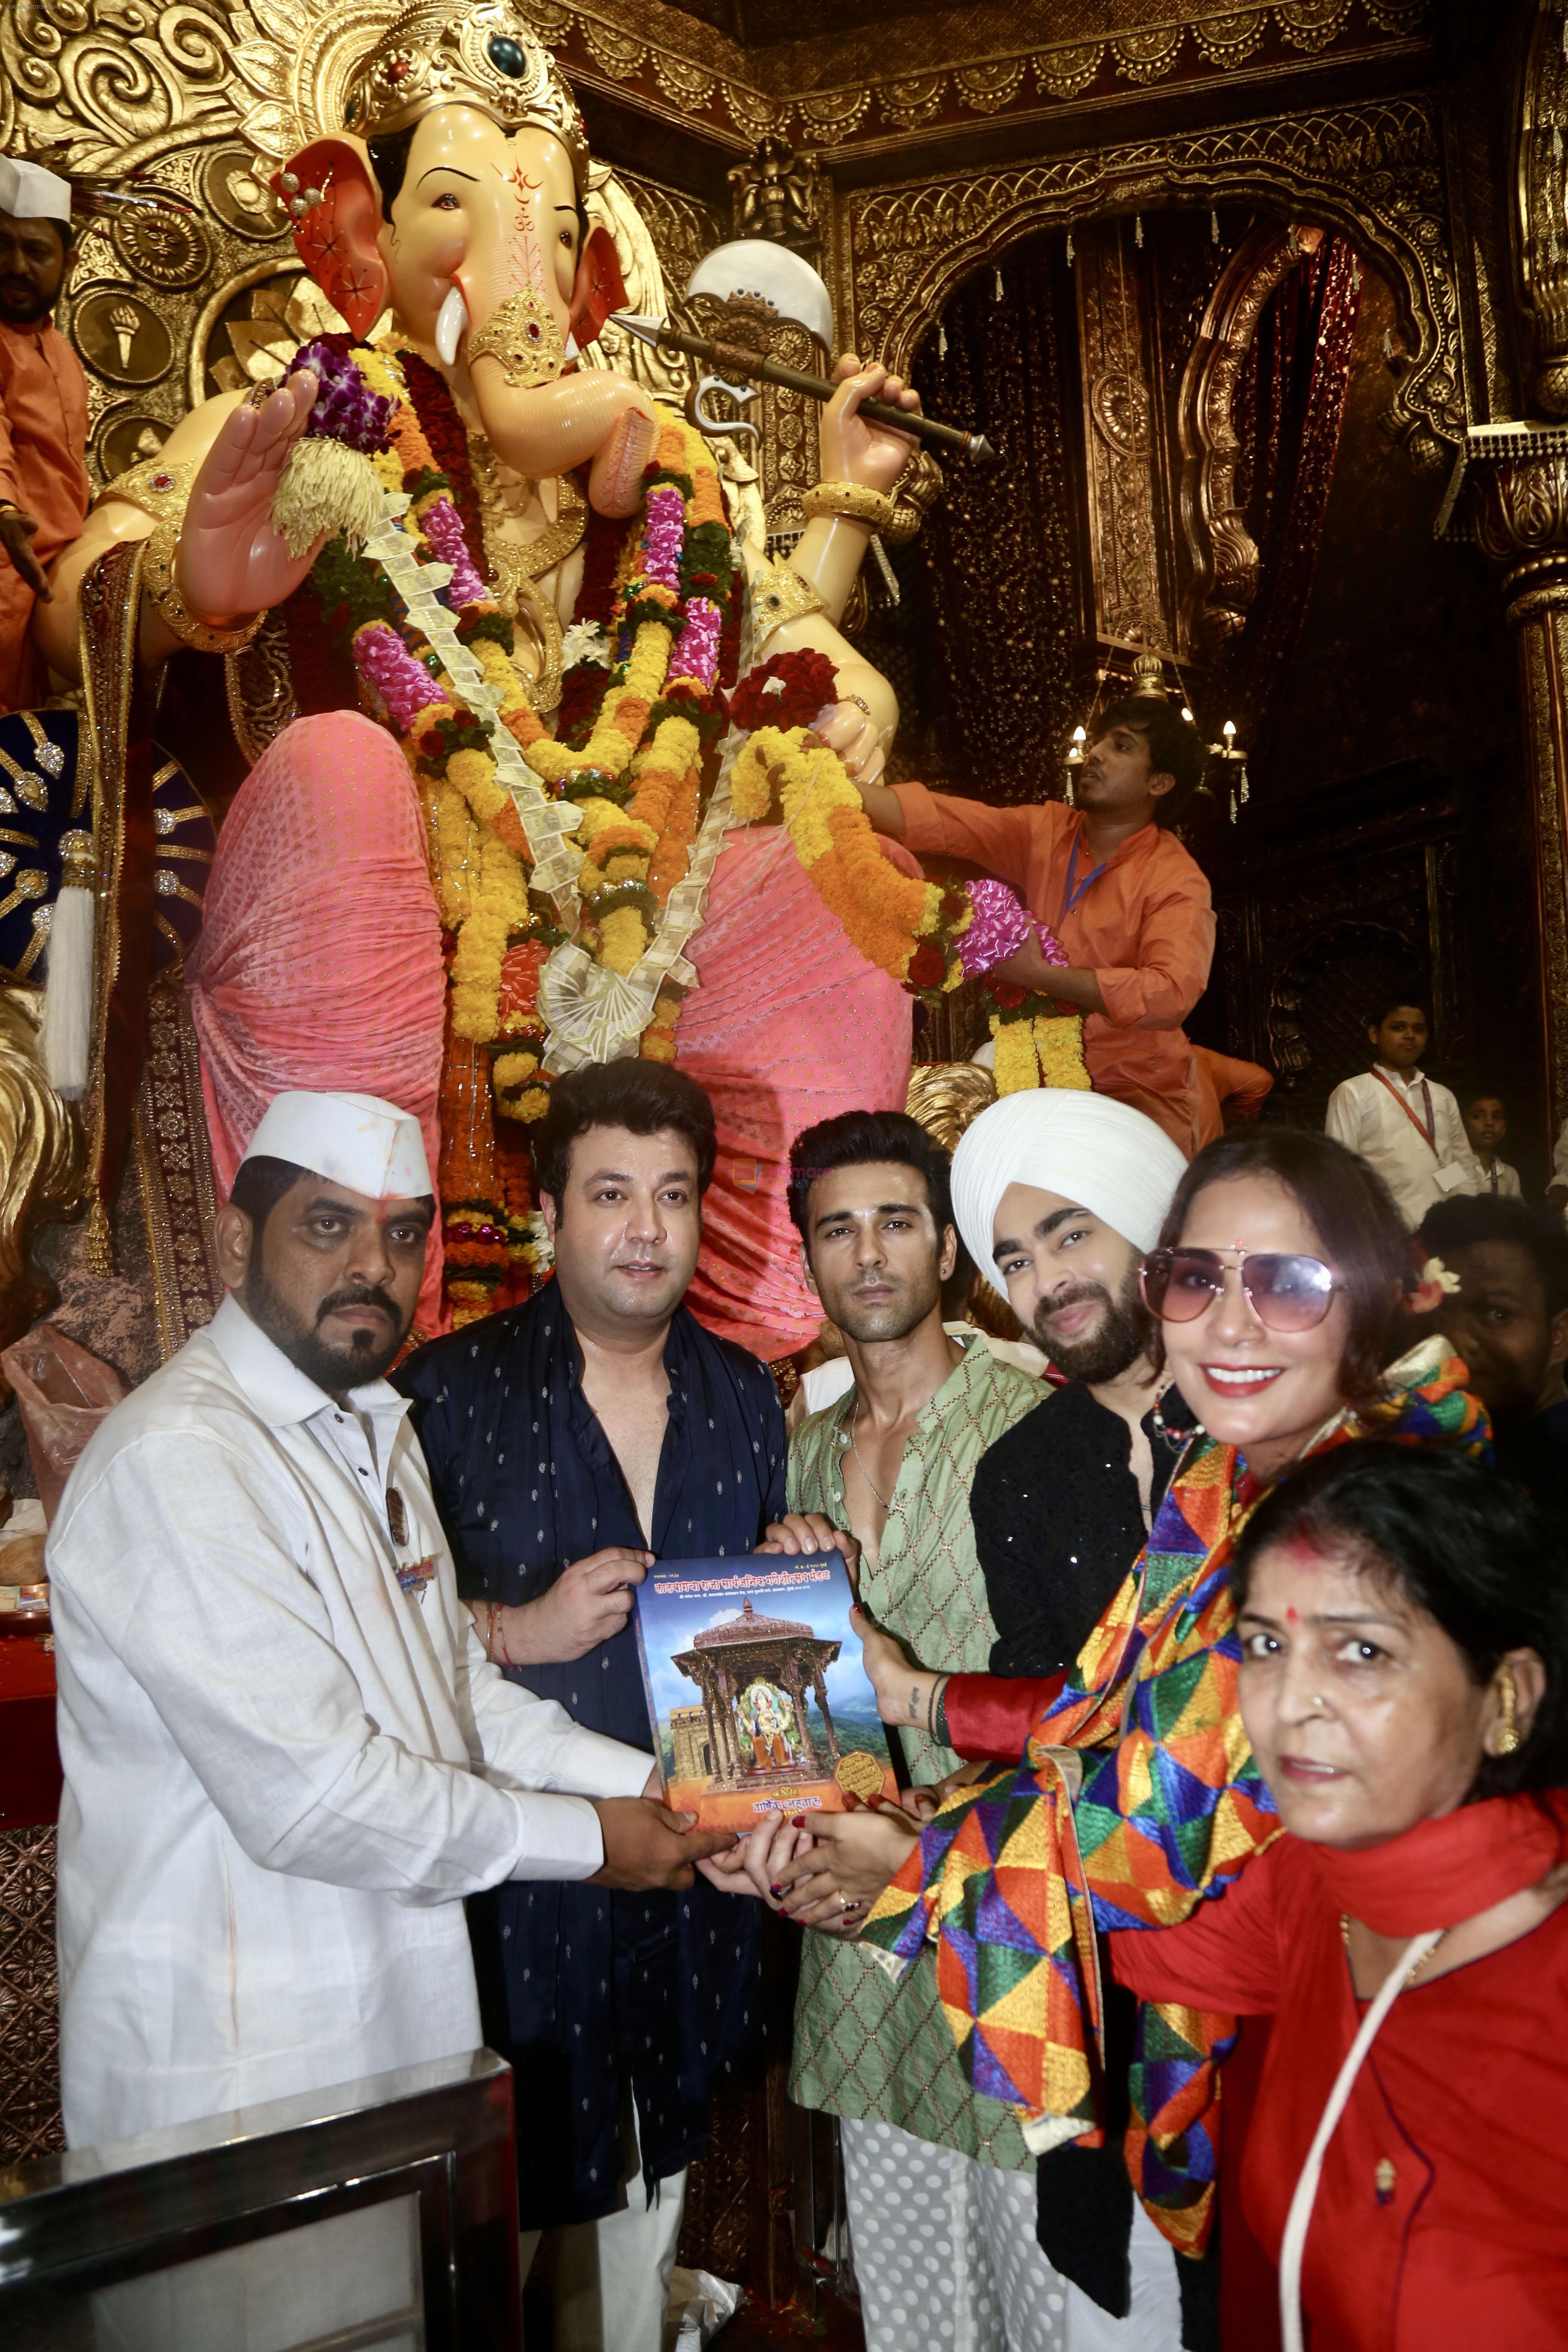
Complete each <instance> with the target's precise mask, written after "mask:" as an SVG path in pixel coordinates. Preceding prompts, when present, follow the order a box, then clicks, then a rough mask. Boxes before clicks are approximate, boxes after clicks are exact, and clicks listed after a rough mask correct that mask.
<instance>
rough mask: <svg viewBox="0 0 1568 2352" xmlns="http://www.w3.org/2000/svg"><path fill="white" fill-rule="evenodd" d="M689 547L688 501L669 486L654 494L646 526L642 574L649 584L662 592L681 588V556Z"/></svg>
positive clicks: (648, 500) (649, 496)
mask: <svg viewBox="0 0 1568 2352" xmlns="http://www.w3.org/2000/svg"><path fill="white" fill-rule="evenodd" d="M685 545H686V500H685V499H683V498H682V497H681V495H680V492H679V490H677V489H671V488H668V486H666V487H665V488H662V489H658V490H650V491H649V492H648V499H647V521H646V523H645V524H644V526H643V561H642V570H643V577H644V579H645V580H651V581H653V582H654V583H656V584H657V585H658V587H660V588H668V589H672V590H674V591H675V592H676V593H679V588H680V556H681V551H682V549H683V548H684V547H685Z"/></svg>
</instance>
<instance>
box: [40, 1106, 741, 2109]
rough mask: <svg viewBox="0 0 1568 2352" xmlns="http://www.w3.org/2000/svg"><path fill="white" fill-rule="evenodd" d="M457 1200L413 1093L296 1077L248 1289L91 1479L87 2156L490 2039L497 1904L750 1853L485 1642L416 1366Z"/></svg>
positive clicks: (72, 1523)
mask: <svg viewBox="0 0 1568 2352" xmlns="http://www.w3.org/2000/svg"><path fill="white" fill-rule="evenodd" d="M431 1189H432V1188H431V1183H430V1177H429V1171H428V1169H427V1166H426V1160H425V1152H424V1146H423V1143H422V1141H421V1139H420V1132H419V1128H418V1125H417V1123H416V1121H415V1120H414V1119H412V1118H407V1117H405V1115H404V1113H403V1112H401V1111H400V1110H399V1109H397V1108H396V1107H395V1105H393V1104H390V1103H384V1102H380V1101H378V1100H376V1099H375V1098H374V1097H371V1096H364V1095H307V1094H289V1095H282V1096H279V1097H278V1099H277V1100H276V1101H275V1102H274V1103H273V1104H272V1105H271V1107H270V1108H269V1109H268V1112H267V1113H266V1115H265V1117H264V1118H263V1119H262V1121H261V1124H260V1126H259V1127H258V1129H257V1131H256V1134H255V1135H254V1137H253V1138H252V1139H251V1144H250V1147H249V1150H247V1154H246V1157H245V1160H244V1161H243V1162H242V1163H241V1166H240V1169H239V1171H238V1173H237V1177H236V1180H235V1188H234V1197H233V1199H232V1200H231V1201H230V1202H228V1204H227V1205H226V1207H225V1208H223V1209H222V1210H220V1212H219V1213H218V1218H217V1223H216V1244H217V1253H218V1265H219V1269H220V1271H221V1272H222V1274H223V1276H224V1280H225V1282H226V1285H227V1287H228V1290H229V1294H230V1295H229V1297H227V1298H226V1300H225V1301H224V1304H223V1305H222V1307H220V1308H219V1309H218V1312H217V1314H216V1317H215V1318H214V1319H213V1321H212V1323H211V1324H210V1325H209V1326H208V1327H207V1328H206V1329H205V1330H204V1331H200V1332H198V1333H197V1334H196V1335H195V1338H193V1339H190V1340H189V1341H188V1342H187V1343H186V1345H185V1346H184V1348H182V1349H180V1351H179V1353H178V1354H177V1355H176V1356H174V1358H173V1359H172V1360H170V1361H169V1362H168V1363H167V1364H165V1365H164V1366H163V1368H162V1369H161V1370H159V1371H157V1372H155V1373H154V1374H153V1377H152V1379H151V1380H149V1381H146V1382H145V1384H144V1385H143V1386H142V1388H140V1389H138V1390H136V1391H134V1393H133V1394H132V1395H131V1396H130V1397H128V1398H127V1399H126V1401H125V1402H124V1403H123V1404H121V1405H120V1406H118V1407H117V1408H116V1409H115V1411H114V1412H112V1413H111V1414H110V1416H109V1417H108V1419H107V1420H106V1421H105V1423H103V1425H102V1427H101V1428H100V1430H99V1431H98V1433H96V1435H95V1436H94V1438H93V1440H92V1442H91V1444H89V1446H88V1448H87V1450H86V1452H85V1453H84V1454H83V1455H82V1457H81V1460H80V1462H79V1464H78V1465H77V1468H76V1470H75V1472H74V1473H73V1475H72V1476H71V1479H70V1482H69V1484H68V1486H67V1489H66V1492H65V1495H64V1496H63V1497H62V1499H61V1505H60V1511H59V1516H58V1519H57V1521H56V1524H55V1526H54V1528H53V1530H52V1532H51V1534H50V1538H49V1543H48V1568H49V1577H50V1583H51V1588H52V1590H51V1607H52V1612H53V1615H54V1622H55V1629H56V1633H57V1637H58V1671H59V1743H60V1756H61V1761H62V1763H63V1765H64V1768H65V1780H66V1788H65V1795H64V1798H63V1800H62V1803H61V1808H60V1844H59V1915H58V1916H59V1958H60V1990H61V2026H60V2072H61V2084H62V2095H63V2104H64V2108H65V2122H66V2133H67V2137H68V2141H69V2142H70V2144H71V2145H72V2146H73V2147H80V2146H83V2145H84V2144H88V2143H91V2142H95V2141H100V2140H104V2139H110V2138H120V2137H124V2136H126V2135H128V2134H131V2133H134V2132H141V2131H147V2130H152V2129H154V2128H156V2127H158V2126H163V2125H166V2124H174V2123H182V2122H185V2121H190V2120H194V2119H195V2118H197V2117H199V2116H209V2115H216V2114H222V2113H224V2112H226V2111H227V2110H228V2109H230V2108H235V2107H239V2106H242V2105H251V2104H253V2103H254V2102H256V2101H258V2100H265V2099H272V2098H279V2097H283V2096H285V2095H289V2094H290V2093H293V2092H298V2091H306V2090H315V2089H321V2088H324V2087H326V2086H328V2085H330V2084H337V2083H344V2082H349V2081H352V2080H353V2079H355V2078H357V2077H359V2076H362V2075H367V2074H377V2073H380V2072H382V2071H384V2070H385V2069H388V2068H392V2067H401V2066H408V2065H414V2064H416V2063H420V2062H422V2061H425V2060H429V2059H435V2058H441V2057H447V2056H452V2055H456V2054H458V2053H461V2052H463V2051H466V2050H468V2049H472V2048H475V2047H477V2046H478V2045H479V2042H480V2041H481V2040H482V2036H481V2033H480V2031H479V2006H478V2000H477V1998H476V1992H475V1985H474V1975H473V1966H472V1962H471V1959H470V1957H469V1948H468V1931H467V1928H466V1927H465V1924H464V1918H463V1906H462V1898H463V1896H464V1895H469V1894H473V1893H475V1892H477V1891H478V1890H479V1889H480V1888H482V1887H488V1886H493V1885H498V1884H499V1883H500V1881H502V1880H504V1879H507V1878H542V1879H551V1878H553V1879H577V1880H584V1879H590V1878H593V1879H597V1880H599V1881H600V1882H601V1883H603V1884H605V1885H611V1886H621V1887H631V1888H646V1887H653V1886H680V1885H689V1883H690V1880H691V1876H692V1869H691V1865H692V1864H693V1863H694V1862H695V1861H696V1860H697V1859H698V1858H699V1857H700V1856H702V1855H705V1854H707V1853H710V1852H712V1851H714V1850H716V1848H717V1847H719V1846H722V1845H724V1844H728V1843H731V1841H729V1840H727V1839H722V1838H714V1837H712V1836H710V1835H707V1834H705V1833H704V1834H700V1835H684V1834H683V1833H682V1832H683V1828H684V1825H685V1823H686V1822H688V1821H689V1816H685V1815H678V1814H672V1813H668V1812H667V1811H665V1810H664V1809H663V1807H662V1806H659V1805H657V1804H655V1803H652V1802H646V1801H644V1795H645V1791H647V1790H651V1789H652V1788H654V1787H656V1786H657V1782H656V1781H655V1780H653V1778H652V1777H651V1776H650V1772H649V1761H650V1759H649V1758H648V1756H647V1754H645V1753H642V1752H640V1751H638V1750H637V1749H636V1748H631V1747H628V1746H626V1745H623V1744H622V1743H621V1742H619V1741H617V1740H613V1739H607V1738H603V1737H602V1736H601V1735H600V1734H598V1733H596V1732H593V1731H588V1730H584V1729H583V1728H582V1727H580V1726H578V1725H576V1724H574V1722H573V1721H572V1720H571V1718H570V1717H569V1716H567V1715H566V1713H565V1712H564V1710H563V1708H561V1707H559V1706H555V1705H554V1704H553V1703H552V1702H550V1701H545V1700H541V1699H538V1698H536V1697H534V1696H533V1695H532V1694H531V1692H529V1691H527V1690H525V1689H522V1688H520V1687H519V1686H518V1685H515V1684H510V1683H508V1682H506V1681H505V1680H504V1679H503V1678H502V1676H501V1675H500V1673H499V1671H498V1670H497V1669H496V1668H495V1667H494V1666H492V1665H490V1664H489V1663H488V1662H487V1661H486V1659H485V1657H484V1654H483V1652H482V1650H481V1648H480V1646H479V1640H478V1637H477V1635H476V1634H475V1633H474V1630H473V1625H472V1622H471V1620H470V1618H469V1615H468V1611H467V1610H466V1609H465V1608H464V1607H463V1606H462V1604H461V1603H460V1602H459V1601H458V1596H457V1590H456V1585H455V1582H454V1578H453V1570H452V1563H451V1559H450V1556H449V1554H448V1552H447V1546H446V1543H445V1540H444V1538H443V1537H442V1533H441V1528H440V1523H439V1521H438V1519H437V1514H436V1510H435V1507H434V1505H433V1503H432V1500H431V1495H430V1486H429V1479H428V1475H427V1473H426V1465H425V1461H424V1457H423V1455H422V1454H421V1453H420V1450H419V1446H418V1444H417V1442H416V1439H415V1438H414V1436H413V1434H412V1433H411V1431H410V1430H409V1429H408V1428H407V1426H406V1425H405V1415H406V1414H407V1412H408V1406H407V1403H406V1402H405V1400H404V1399H403V1398H402V1397H400V1396H398V1395H397V1394H396V1393H395V1391H394V1390H393V1389H392V1388H391V1387H390V1386H388V1384H387V1383H386V1382H385V1381H384V1379H383V1377H382V1375H383V1374H384V1372H385V1371H386V1370H387V1369H388V1367H389V1366H390V1364H391V1363H392V1361H393V1360H394V1358H395V1355H396V1353H397V1351H398V1349H399V1348H400V1347H401V1346H402V1344H403V1341H404V1339H405V1337H406V1335H407V1331H408V1328H409V1324H410V1322H411V1320H412V1318H413V1314H414V1307H415V1302H416V1298H417V1296H418V1291H419V1283H420V1276H421V1270H422V1268H423V1265H424V1259H425V1245H426V1237H427V1235H428V1232H429V1228H430V1223H431V1219H432V1216H433V1214H434V1202H433V1199H432V1197H431Z"/></svg>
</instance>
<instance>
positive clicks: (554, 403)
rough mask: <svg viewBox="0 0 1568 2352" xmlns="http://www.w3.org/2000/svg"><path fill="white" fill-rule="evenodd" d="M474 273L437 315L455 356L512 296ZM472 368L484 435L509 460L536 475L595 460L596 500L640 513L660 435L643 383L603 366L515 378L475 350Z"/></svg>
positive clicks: (600, 506) (616, 512)
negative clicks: (531, 379) (494, 292)
mask: <svg viewBox="0 0 1568 2352" xmlns="http://www.w3.org/2000/svg"><path fill="white" fill-rule="evenodd" d="M468 280H469V273H468V271H467V270H462V271H459V273H458V278H457V280H456V282H455V283H454V286H453V289H452V294H451V295H449V296H448V297H447V302H446V304H445V305H444V306H443V309H442V311H441V316H440V319H439V320H438V322H437V349H438V351H439V352H440V355H441V357H442V359H443V360H446V359H447V349H446V341H447V340H449V341H450V342H451V344H452V347H453V355H454V356H456V352H457V347H458V341H459V340H460V339H461V338H462V337H463V336H464V334H465V331H466V333H467V337H468V341H470V342H471V341H472V338H473V336H474V334H475V333H476V332H477V331H479V329H482V328H483V327H484V326H485V325H486V324H487V323H488V321H489V319H490V318H492V317H493V316H494V315H495V312H496V311H497V310H499V309H500V305H501V303H502V302H503V301H504V300H505V299H506V289H501V290H500V294H499V295H498V296H494V297H492V298H491V299H485V297H486V296H487V295H489V292H490V289H489V287H485V288H483V289H482V290H481V288H480V286H479V285H478V284H474V283H470V282H468ZM454 296H455V297H456V300H455V301H454V299H453V297H454ZM568 348H572V347H571V346H568ZM448 363H449V362H448ZM469 369H470V375H471V379H472V383H473V387H474V397H475V399H476V400H477V402H478V403H479V419H480V422H481V424H482V425H483V426H484V429H485V435H486V437H487V439H488V440H489V443H490V446H491V447H492V448H493V449H494V450H495V451H496V453H497V455H498V456H499V457H501V458H502V459H503V460H504V461H505V463H506V464H507V465H509V466H511V467H515V468H516V469H517V471H518V472H519V473H520V474H526V475H528V476H529V477H530V478H531V479H533V480H535V481H538V480H540V479H541V478H545V477H549V476H553V475H557V474H563V473H568V472H570V471H571V470H572V469H573V467H577V466H581V465H584V464H585V463H587V462H588V460H589V459H592V461H593V463H592V466H591V468H590V471H589V475H588V499H589V503H590V505H591V506H593V507H594V508H595V510H596V511H597V512H598V513H600V514H604V515H611V516H622V515H630V514H633V513H635V512H636V510H637V501H638V499H639V497H640V495H641V488H642V475H643V469H644V467H646V466H647V461H648V459H649V458H650V457H652V455H653V447H654V443H655V441H656V439H657V438H658V420H657V419H656V417H655V415H654V410H653V401H652V398H651V396H650V395H649V394H647V393H646V392H644V391H643V390H642V388H641V387H640V386H639V385H637V384H634V383H630V382H629V381H628V380H627V378H626V377H625V376H622V375H616V374H613V373H610V372H608V371H607V370H604V369H598V368H595V369H584V370H574V372H573V373H570V374H566V375H560V376H556V377H554V378H553V379H552V380H551V381H548V382H545V383H519V382H516V381H509V371H508V369H507V367H506V365H505V364H504V362H503V361H502V360H501V359H500V357H498V356H497V355H496V354H495V353H494V352H484V353H482V354H481V355H480V356H479V358H478V359H473V358H471V357H470V360H469Z"/></svg>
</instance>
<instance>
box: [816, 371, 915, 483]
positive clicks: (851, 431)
mask: <svg viewBox="0 0 1568 2352" xmlns="http://www.w3.org/2000/svg"><path fill="white" fill-rule="evenodd" d="M833 381H834V383H836V384H837V386H838V390H837V392H836V393H835V394H834V395H833V397H832V399H831V400H830V401H829V402H828V404H827V405H826V408H825V409H824V410H823V412H822V423H821V425H820V427H819V434H820V439H819V443H818V446H819V448H820V450H821V456H822V478H823V480H824V481H825V482H859V483H861V484H862V485H863V486H864V488H867V489H868V490H890V489H891V488H892V487H893V484H894V483H895V482H896V481H897V480H898V478H899V476H900V474H901V473H902V472H903V470H904V467H906V466H907V465H908V463H909V461H910V453H911V451H912V450H913V449H914V446H915V442H914V437H913V436H912V435H911V434H908V433H900V432H897V431H895V429H894V428H893V426H892V425H873V424H872V423H871V422H870V420H869V419H868V418H867V417H864V416H862V415H861V414H860V404H861V402H862V401H863V400H885V401H887V402H888V403H889V406H892V407H897V408H908V409H911V410H913V409H918V408H919V406H920V404H921V396H920V394H919V393H918V392H915V391H913V390H911V388H910V386H909V385H908V384H906V383H905V382H904V380H903V377H902V376H900V375H889V373H888V371H887V369H886V368H885V367H881V366H879V364H878V362H876V361H875V360H872V361H871V362H868V364H867V365H866V366H864V367H863V366H862V365H861V363H860V362H859V360H858V358H857V356H856V354H855V353H854V352H845V353H844V354H843V356H842V358H841V359H839V360H838V361H837V362H835V365H834V370H833Z"/></svg>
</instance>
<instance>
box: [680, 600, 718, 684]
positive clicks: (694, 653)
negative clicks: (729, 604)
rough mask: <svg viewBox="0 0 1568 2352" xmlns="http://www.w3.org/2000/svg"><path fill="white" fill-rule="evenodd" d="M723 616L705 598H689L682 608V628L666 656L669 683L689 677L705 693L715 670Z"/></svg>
mask: <svg viewBox="0 0 1568 2352" xmlns="http://www.w3.org/2000/svg"><path fill="white" fill-rule="evenodd" d="M722 627H723V615H722V614H721V612H720V610H719V607H718V605H717V604H714V603H712V601H711V600H710V598H709V597H707V596H693V597H691V598H690V599H689V602H688V604H687V607H686V625H685V627H684V628H683V629H682V630H681V632H680V635H679V637H677V639H676V641H675V649H674V651H673V652H672V653H671V655H670V656H669V675H670V678H671V680H672V681H673V680H675V679H677V678H690V679H692V680H693V681H694V682H695V683H696V684H697V685H698V686H700V688H701V689H702V691H703V693H704V694H706V693H708V691H709V690H710V688H711V686H712V684H713V679H714V677H715V675H716V674H717V671H718V667H719V638H720V634H721V630H722Z"/></svg>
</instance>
